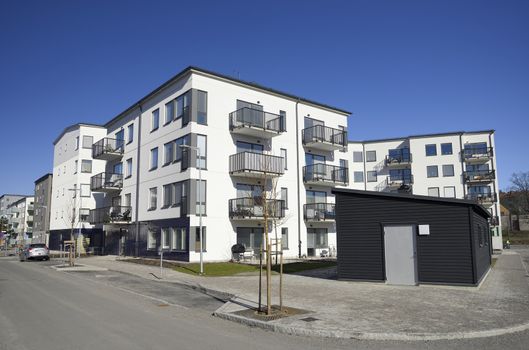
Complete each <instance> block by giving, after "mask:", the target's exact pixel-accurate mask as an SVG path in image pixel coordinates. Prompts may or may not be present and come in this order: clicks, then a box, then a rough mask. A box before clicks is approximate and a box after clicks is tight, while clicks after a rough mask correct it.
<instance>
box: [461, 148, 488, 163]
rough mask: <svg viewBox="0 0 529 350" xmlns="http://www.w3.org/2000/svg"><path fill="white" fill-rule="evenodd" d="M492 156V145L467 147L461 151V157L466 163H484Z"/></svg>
mask: <svg viewBox="0 0 529 350" xmlns="http://www.w3.org/2000/svg"><path fill="white" fill-rule="evenodd" d="M493 156H494V151H493V149H492V147H483V148H468V149H463V151H461V157H462V159H463V161H464V162H467V163H485V162H488V161H489V160H491V159H492V157H493Z"/></svg>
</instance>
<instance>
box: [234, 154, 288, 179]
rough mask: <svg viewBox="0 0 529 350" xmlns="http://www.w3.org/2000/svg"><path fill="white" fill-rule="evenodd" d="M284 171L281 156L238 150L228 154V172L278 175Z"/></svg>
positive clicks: (248, 174) (249, 174)
mask: <svg viewBox="0 0 529 350" xmlns="http://www.w3.org/2000/svg"><path fill="white" fill-rule="evenodd" d="M284 172H285V160H284V158H283V157H278V156H272V155H269V154H263V153H253V152H240V153H236V154H232V155H231V156H230V174H232V175H243V176H244V175H247V176H254V177H255V176H264V175H265V174H266V175H269V176H280V175H283V173H284Z"/></svg>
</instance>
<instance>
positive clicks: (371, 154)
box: [366, 151, 377, 162]
mask: <svg viewBox="0 0 529 350" xmlns="http://www.w3.org/2000/svg"><path fill="white" fill-rule="evenodd" d="M376 161H377V151H367V152H366V162H376Z"/></svg>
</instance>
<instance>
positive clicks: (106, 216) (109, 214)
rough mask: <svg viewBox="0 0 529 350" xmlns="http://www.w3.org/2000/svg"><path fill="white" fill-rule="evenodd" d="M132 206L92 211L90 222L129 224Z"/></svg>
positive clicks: (89, 217) (89, 216)
mask: <svg viewBox="0 0 529 350" xmlns="http://www.w3.org/2000/svg"><path fill="white" fill-rule="evenodd" d="M131 210H132V207H130V206H121V205H119V206H111V207H103V208H96V209H90V214H89V215H88V222H89V223H91V224H112V223H128V222H130V221H131V217H132V216H131Z"/></svg>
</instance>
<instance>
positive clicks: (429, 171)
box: [426, 165, 439, 177]
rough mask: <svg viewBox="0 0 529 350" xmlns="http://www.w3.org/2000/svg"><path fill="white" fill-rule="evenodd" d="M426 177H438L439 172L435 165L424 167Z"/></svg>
mask: <svg viewBox="0 0 529 350" xmlns="http://www.w3.org/2000/svg"><path fill="white" fill-rule="evenodd" d="M426 176H427V177H438V176H439V170H438V169H437V165H428V166H427V167H426Z"/></svg>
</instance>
